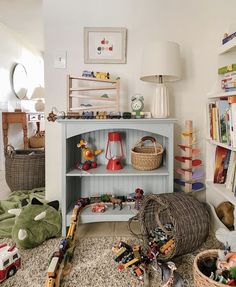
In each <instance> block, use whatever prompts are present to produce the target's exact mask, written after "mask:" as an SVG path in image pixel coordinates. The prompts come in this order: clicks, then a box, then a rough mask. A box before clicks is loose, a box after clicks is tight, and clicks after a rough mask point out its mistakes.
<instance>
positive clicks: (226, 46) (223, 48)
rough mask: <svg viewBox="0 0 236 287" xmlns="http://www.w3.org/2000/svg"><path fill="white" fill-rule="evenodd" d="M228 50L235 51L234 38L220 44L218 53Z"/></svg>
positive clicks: (235, 41) (235, 43)
mask: <svg viewBox="0 0 236 287" xmlns="http://www.w3.org/2000/svg"><path fill="white" fill-rule="evenodd" d="M228 52H236V38H233V39H232V40H230V41H229V42H227V43H225V44H224V45H221V47H220V48H219V50H218V54H219V55H223V54H225V53H228Z"/></svg>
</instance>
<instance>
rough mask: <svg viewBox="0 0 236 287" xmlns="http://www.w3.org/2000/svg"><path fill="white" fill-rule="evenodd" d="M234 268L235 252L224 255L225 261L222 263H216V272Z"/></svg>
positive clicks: (220, 261)
mask: <svg viewBox="0 0 236 287" xmlns="http://www.w3.org/2000/svg"><path fill="white" fill-rule="evenodd" d="M234 266H236V252H229V253H227V254H226V255H225V259H224V260H223V261H222V260H220V259H218V261H217V269H218V270H222V271H223V270H229V269H230V268H231V267H234Z"/></svg>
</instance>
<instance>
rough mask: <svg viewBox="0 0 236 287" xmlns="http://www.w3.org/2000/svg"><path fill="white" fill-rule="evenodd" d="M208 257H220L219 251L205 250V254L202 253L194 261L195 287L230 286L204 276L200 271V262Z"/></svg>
mask: <svg viewBox="0 0 236 287" xmlns="http://www.w3.org/2000/svg"><path fill="white" fill-rule="evenodd" d="M207 257H213V258H216V257H218V250H216V249H211V250H205V251H203V252H200V253H199V254H198V255H197V256H196V257H195V259H194V263H193V277H194V286H195V287H209V286H212V287H225V286H229V285H225V284H222V283H219V282H216V281H214V280H212V279H210V278H209V277H207V276H205V275H204V274H202V272H201V271H200V270H199V268H198V266H199V263H200V261H202V260H203V259H205V258H207Z"/></svg>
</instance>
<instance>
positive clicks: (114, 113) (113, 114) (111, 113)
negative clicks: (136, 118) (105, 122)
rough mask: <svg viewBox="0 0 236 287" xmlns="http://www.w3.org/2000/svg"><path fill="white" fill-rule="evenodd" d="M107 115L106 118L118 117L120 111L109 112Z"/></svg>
mask: <svg viewBox="0 0 236 287" xmlns="http://www.w3.org/2000/svg"><path fill="white" fill-rule="evenodd" d="M107 117H108V119H120V118H121V113H120V112H110V113H109V114H108V116H107Z"/></svg>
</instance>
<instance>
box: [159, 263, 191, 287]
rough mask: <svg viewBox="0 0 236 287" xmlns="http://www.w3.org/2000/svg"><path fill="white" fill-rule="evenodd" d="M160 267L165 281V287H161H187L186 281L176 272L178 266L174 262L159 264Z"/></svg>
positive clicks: (162, 286) (163, 286)
mask: <svg viewBox="0 0 236 287" xmlns="http://www.w3.org/2000/svg"><path fill="white" fill-rule="evenodd" d="M157 264H158V266H159V267H160V268H161V276H162V280H163V282H164V283H163V285H161V287H184V286H186V284H185V282H184V279H183V278H182V277H181V276H180V275H179V273H177V272H175V271H176V269H177V268H176V266H175V264H174V262H172V261H169V262H167V263H160V262H157Z"/></svg>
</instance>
